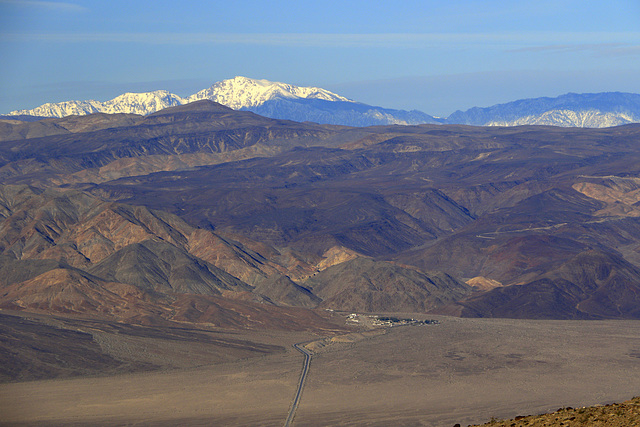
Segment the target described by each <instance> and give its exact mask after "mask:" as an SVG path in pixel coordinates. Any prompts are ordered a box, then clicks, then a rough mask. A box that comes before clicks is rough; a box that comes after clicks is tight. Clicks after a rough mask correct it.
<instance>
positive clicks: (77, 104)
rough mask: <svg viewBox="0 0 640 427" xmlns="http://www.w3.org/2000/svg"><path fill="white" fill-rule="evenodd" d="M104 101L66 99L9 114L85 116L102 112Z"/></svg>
mask: <svg viewBox="0 0 640 427" xmlns="http://www.w3.org/2000/svg"><path fill="white" fill-rule="evenodd" d="M101 108H102V103H101V102H99V101H94V100H89V101H66V102H57V103H50V102H49V103H46V104H42V105H41V106H39V107H36V108H34V109H33V110H16V111H12V112H10V113H9V114H7V115H8V116H23V115H24V116H40V117H65V116H71V115H78V116H83V115H85V114H93V113H100V112H101Z"/></svg>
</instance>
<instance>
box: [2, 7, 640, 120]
mask: <svg viewBox="0 0 640 427" xmlns="http://www.w3.org/2000/svg"><path fill="white" fill-rule="evenodd" d="M0 58H2V66H1V67H0V113H4V112H8V111H11V110H14V109H20V108H33V107H36V106H38V105H40V104H42V103H45V102H59V101H66V100H71V99H96V100H100V101H106V100H108V99H111V98H113V97H115V96H117V95H119V94H121V93H123V92H127V91H129V92H144V91H149V90H155V89H166V90H169V91H171V92H174V93H176V94H178V95H181V96H186V95H190V94H192V93H194V92H196V91H198V90H200V89H204V88H205V87H208V86H210V85H211V84H213V83H214V82H216V81H219V80H223V79H227V78H232V77H234V76H236V75H243V76H247V77H252V78H264V79H268V80H273V81H281V82H286V83H292V84H297V85H303V86H311V85H313V86H320V87H324V88H326V89H329V90H333V91H335V92H338V93H340V94H342V95H344V96H347V97H350V98H352V99H355V100H358V101H361V102H365V103H368V104H373V105H381V106H384V107H390V108H403V109H419V110H422V111H425V112H427V113H429V114H434V115H441V116H446V115H448V114H450V113H452V112H453V111H455V110H456V109H467V108H470V107H473V106H488V105H492V104H495V103H500V102H508V101H511V100H515V99H520V98H529V97H538V96H557V95H560V94H563V93H567V92H602V91H622V92H637V93H640V77H639V76H640V74H639V72H640V0H609V1H591V2H585V1H575V0H553V1H547V0H537V1H515V0H512V1H507V0H503V1H495V0H493V1H492V0H484V1H470V0H467V1H463V0H449V1H437V2H436V1H410V0H409V1H400V0H397V1H375V0H367V1H360V0H342V1H331V0H329V1H300V0H299V1H284V0H271V1H249V0H234V1H228V0H225V1H185V2H180V3H178V2H175V1H162V0H154V1H135V0H129V1H119V0H111V1H66V2H57V1H31V0H24V1H21V0H0Z"/></svg>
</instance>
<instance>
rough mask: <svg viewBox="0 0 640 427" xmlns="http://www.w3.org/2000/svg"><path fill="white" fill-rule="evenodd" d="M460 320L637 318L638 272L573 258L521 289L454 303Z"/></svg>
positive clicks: (612, 260)
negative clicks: (474, 318)
mask: <svg viewBox="0 0 640 427" xmlns="http://www.w3.org/2000/svg"><path fill="white" fill-rule="evenodd" d="M455 305H456V306H458V308H459V310H460V311H459V312H460V314H461V315H462V316H465V317H511V318H523V319H548V318H563V319H607V318H626V319H638V318H640V269H638V268H637V267H635V266H633V265H632V264H630V263H629V262H627V261H625V260H624V259H622V258H620V257H619V256H616V255H612V254H608V253H603V252H600V251H588V252H583V253H581V254H578V255H577V256H575V257H574V258H573V259H571V260H570V261H568V262H566V263H564V264H562V265H561V266H560V267H558V268H556V269H554V270H552V271H549V272H547V273H545V274H544V275H542V276H541V277H540V278H539V279H537V280H534V281H532V282H530V283H526V284H524V285H512V286H507V287H501V288H495V289H492V290H491V291H489V292H486V293H484V294H481V295H478V296H472V297H470V298H468V299H466V300H463V301H460V302H459V303H456V304H455Z"/></svg>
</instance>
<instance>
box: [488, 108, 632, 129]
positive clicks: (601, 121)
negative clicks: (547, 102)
mask: <svg viewBox="0 0 640 427" xmlns="http://www.w3.org/2000/svg"><path fill="white" fill-rule="evenodd" d="M638 121H639V120H638V117H634V116H631V115H629V114H625V113H611V112H607V113H603V112H601V111H598V110H586V111H571V110H550V111H545V112H544V113H542V114H538V115H531V116H524V117H519V118H517V119H515V120H509V121H505V120H495V121H491V122H489V123H487V126H521V125H546V126H563V127H582V128H602V127H611V126H621V125H626V124H629V123H635V122H638Z"/></svg>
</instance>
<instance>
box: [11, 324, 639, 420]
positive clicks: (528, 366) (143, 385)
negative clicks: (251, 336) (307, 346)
mask: <svg viewBox="0 0 640 427" xmlns="http://www.w3.org/2000/svg"><path fill="white" fill-rule="evenodd" d="M295 338H299V335H298V336H297V337H295ZM282 343H283V342H282V341H281V342H280V344H282ZM300 366H301V356H300V354H299V353H298V352H294V350H293V349H291V351H290V352H287V353H286V354H277V355H272V356H267V357H260V358H253V359H249V360H244V361H238V362H230V363H223V364H219V365H214V366H210V367H204V368H198V369H190V370H178V371H171V372H156V373H145V374H127V375H119V376H112V377H105V378H80V379H73V380H59V381H37V382H27V383H15V384H4V385H0V414H2V419H3V421H5V422H7V423H10V424H11V425H17V424H19V423H21V422H23V423H29V424H30V425H55V424H58V425H62V424H64V425H70V424H74V423H77V424H87V423H90V424H94V425H99V424H102V425H109V424H123V423H133V422H135V423H140V424H142V425H145V424H149V425H150V424H153V425H162V424H166V425H177V424H191V425H198V424H201V425H211V424H217V425H273V426H280V425H282V423H283V422H284V419H285V418H286V415H287V411H288V408H289V405H290V403H291V399H292V398H293V394H294V392H295V387H296V383H297V380H298V376H299V370H300ZM637 394H640V322H633V321H607V322H578V321H517V320H495V319H494V320H488V319H487V320H483V319H457V318H444V319H443V321H442V324H440V325H436V326H409V327H401V328H396V329H392V330H391V331H389V333H387V334H384V335H378V336H373V337H370V338H367V339H364V340H362V341H358V342H355V343H342V344H340V343H339V344H333V345H331V346H328V347H325V348H323V349H322V350H321V351H320V352H319V353H318V354H316V355H315V356H314V358H313V363H312V365H311V370H310V373H309V378H308V380H307V385H306V388H305V390H304V394H303V398H302V402H301V405H300V407H299V409H298V412H297V415H296V418H295V420H294V424H293V425H380V426H383V425H433V426H452V425H453V424H455V423H460V424H462V425H467V424H471V423H479V422H484V421H488V420H489V419H490V418H491V417H492V416H495V417H498V418H506V417H513V416H516V415H527V414H535V413H542V412H547V411H550V410H551V411H553V410H555V409H557V408H558V407H562V406H573V407H578V406H584V405H589V404H596V403H608V402H612V401H623V400H626V399H628V398H630V397H632V396H634V395H637Z"/></svg>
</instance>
